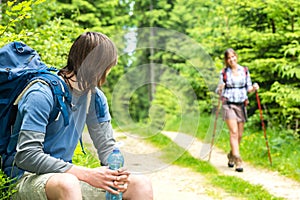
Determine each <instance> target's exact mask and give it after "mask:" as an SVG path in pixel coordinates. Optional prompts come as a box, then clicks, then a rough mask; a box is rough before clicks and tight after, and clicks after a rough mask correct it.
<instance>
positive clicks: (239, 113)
mask: <svg viewBox="0 0 300 200" xmlns="http://www.w3.org/2000/svg"><path fill="white" fill-rule="evenodd" d="M222 108H223V120H228V119H235V120H236V121H237V122H245V121H246V118H247V117H246V116H247V110H246V108H245V106H244V105H236V104H223V105H222Z"/></svg>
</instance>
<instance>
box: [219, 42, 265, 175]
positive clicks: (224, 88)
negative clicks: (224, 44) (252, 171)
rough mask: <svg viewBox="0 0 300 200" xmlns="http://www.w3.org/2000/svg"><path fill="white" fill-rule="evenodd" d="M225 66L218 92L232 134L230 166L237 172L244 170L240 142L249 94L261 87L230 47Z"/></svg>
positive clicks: (225, 58)
mask: <svg viewBox="0 0 300 200" xmlns="http://www.w3.org/2000/svg"><path fill="white" fill-rule="evenodd" d="M224 61H225V68H224V69H223V70H222V71H221V72H220V80H219V84H218V87H217V89H216V92H217V93H218V94H219V95H220V96H221V99H222V108H223V120H224V121H225V122H226V124H227V127H228V129H229V134H230V147H231V150H230V152H229V153H228V155H227V157H228V167H234V165H235V170H236V171H237V172H243V167H242V159H241V155H240V143H241V140H242V135H243V131H244V123H245V122H246V120H247V111H246V106H247V104H248V96H247V94H248V93H250V92H254V91H256V90H258V89H259V86H258V84H256V83H255V84H253V85H252V82H251V78H250V74H249V71H248V69H247V68H246V67H243V66H241V65H239V64H238V56H237V54H236V52H235V51H234V50H233V49H232V48H229V49H227V50H226V51H225V53H224Z"/></svg>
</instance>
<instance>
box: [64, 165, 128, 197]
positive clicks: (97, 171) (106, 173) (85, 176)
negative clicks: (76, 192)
mask: <svg viewBox="0 0 300 200" xmlns="http://www.w3.org/2000/svg"><path fill="white" fill-rule="evenodd" d="M67 172H68V173H71V174H74V175H75V176H76V177H77V178H78V179H79V180H81V181H84V182H86V183H88V184H90V185H92V186H93V187H96V188H102V189H104V190H106V191H108V192H110V193H112V194H118V193H119V192H125V191H126V190H127V187H128V184H129V182H130V180H129V179H130V178H129V175H130V173H129V172H128V171H127V170H125V169H119V170H111V169H109V168H108V167H99V168H94V169H90V168H86V167H79V166H73V167H72V168H71V169H69V170H68V171H67ZM113 188H115V189H116V190H114V189H113Z"/></svg>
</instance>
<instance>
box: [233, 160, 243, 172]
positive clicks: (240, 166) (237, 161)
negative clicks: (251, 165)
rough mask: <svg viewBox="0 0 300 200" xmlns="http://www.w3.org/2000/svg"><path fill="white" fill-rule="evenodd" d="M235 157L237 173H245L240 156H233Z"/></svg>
mask: <svg viewBox="0 0 300 200" xmlns="http://www.w3.org/2000/svg"><path fill="white" fill-rule="evenodd" d="M233 157H234V164H235V166H236V167H235V171H237V172H243V171H244V169H243V167H242V162H243V161H242V159H241V157H239V156H233Z"/></svg>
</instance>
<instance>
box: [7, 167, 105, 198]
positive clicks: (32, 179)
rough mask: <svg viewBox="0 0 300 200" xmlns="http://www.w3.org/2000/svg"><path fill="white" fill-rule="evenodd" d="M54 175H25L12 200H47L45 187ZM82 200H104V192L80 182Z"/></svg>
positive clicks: (18, 183) (19, 182)
mask: <svg viewBox="0 0 300 200" xmlns="http://www.w3.org/2000/svg"><path fill="white" fill-rule="evenodd" d="M53 175H55V173H49V174H43V175H36V174H32V173H27V172H26V173H25V174H24V175H23V176H22V178H21V179H20V180H19V181H18V182H17V186H16V189H17V191H18V192H17V193H15V194H14V195H13V197H12V199H13V200H47V196H46V191H45V186H46V183H47V181H48V180H49V178H50V177H51V176H53ZM80 184H81V192H82V199H84V200H92V199H93V200H94V199H97V200H101V199H102V200H105V190H103V189H99V188H95V187H92V186H91V185H89V184H87V183H85V182H82V181H81V182H80Z"/></svg>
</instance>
